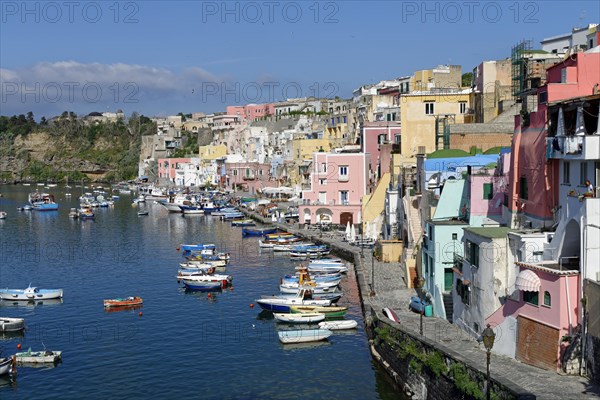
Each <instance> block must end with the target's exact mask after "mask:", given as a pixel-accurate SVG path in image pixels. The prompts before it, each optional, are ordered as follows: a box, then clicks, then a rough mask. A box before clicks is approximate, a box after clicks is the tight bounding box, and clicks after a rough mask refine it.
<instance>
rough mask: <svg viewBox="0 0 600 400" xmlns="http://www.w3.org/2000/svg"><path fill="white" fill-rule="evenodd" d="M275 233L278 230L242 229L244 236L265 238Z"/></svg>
mask: <svg viewBox="0 0 600 400" xmlns="http://www.w3.org/2000/svg"><path fill="white" fill-rule="evenodd" d="M232 224H233V223H232ZM275 232H277V228H245V227H244V228H242V236H264V235H268V234H271V233H275Z"/></svg>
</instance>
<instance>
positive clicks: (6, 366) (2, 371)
mask: <svg viewBox="0 0 600 400" xmlns="http://www.w3.org/2000/svg"><path fill="white" fill-rule="evenodd" d="M15 372H16V368H15V359H14V358H13V357H3V358H0V376H2V375H9V374H14V373H15Z"/></svg>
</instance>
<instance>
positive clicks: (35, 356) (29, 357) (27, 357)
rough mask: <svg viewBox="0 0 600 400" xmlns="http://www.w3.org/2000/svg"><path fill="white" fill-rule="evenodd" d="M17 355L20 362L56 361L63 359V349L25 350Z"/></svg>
mask: <svg viewBox="0 0 600 400" xmlns="http://www.w3.org/2000/svg"><path fill="white" fill-rule="evenodd" d="M15 357H16V359H17V362H18V363H35V364H37V363H55V362H58V361H60V360H61V358H62V351H50V350H42V351H31V349H29V350H27V351H23V352H20V353H16V354H15Z"/></svg>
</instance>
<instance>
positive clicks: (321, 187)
mask: <svg viewBox="0 0 600 400" xmlns="http://www.w3.org/2000/svg"><path fill="white" fill-rule="evenodd" d="M370 161H371V156H370V155H369V154H365V153H314V155H313V164H312V165H313V170H312V173H311V183H310V190H306V191H303V192H302V199H303V204H302V205H301V206H300V221H301V222H304V223H317V222H323V223H334V224H341V225H346V224H347V223H348V222H350V223H351V224H358V223H360V222H361V221H360V212H361V201H362V197H363V196H364V195H365V194H366V190H367V183H368V177H369V167H370Z"/></svg>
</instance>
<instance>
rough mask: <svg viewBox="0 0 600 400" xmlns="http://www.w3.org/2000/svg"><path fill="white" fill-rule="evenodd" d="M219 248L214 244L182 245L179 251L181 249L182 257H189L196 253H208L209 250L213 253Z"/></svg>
mask: <svg viewBox="0 0 600 400" xmlns="http://www.w3.org/2000/svg"><path fill="white" fill-rule="evenodd" d="M216 248H217V246H215V245H214V244H212V243H211V244H182V245H180V246H179V247H178V248H177V250H178V251H179V250H180V249H181V251H182V252H183V253H182V255H183V256H189V255H190V254H192V253H194V252H202V251H205V252H208V251H209V250H212V252H214V250H215V249H216Z"/></svg>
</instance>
